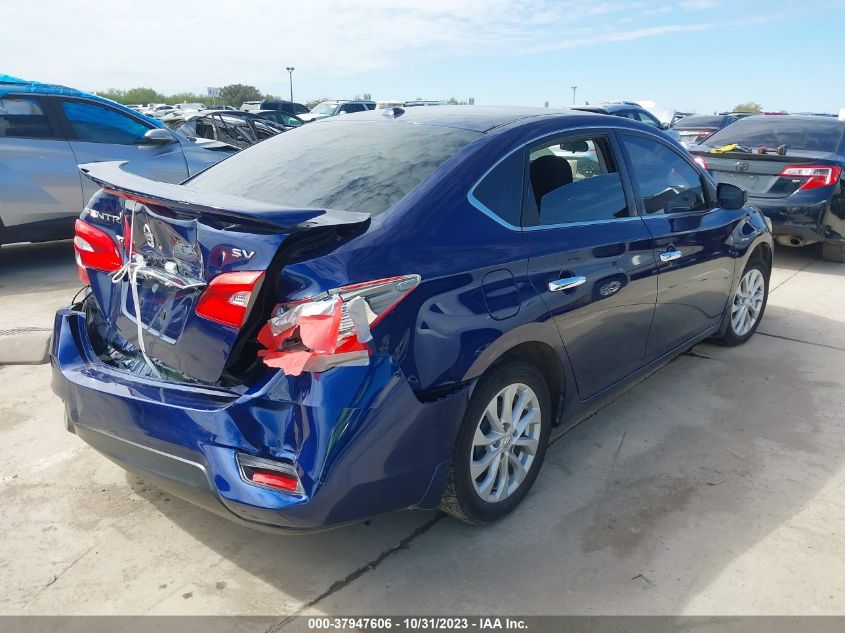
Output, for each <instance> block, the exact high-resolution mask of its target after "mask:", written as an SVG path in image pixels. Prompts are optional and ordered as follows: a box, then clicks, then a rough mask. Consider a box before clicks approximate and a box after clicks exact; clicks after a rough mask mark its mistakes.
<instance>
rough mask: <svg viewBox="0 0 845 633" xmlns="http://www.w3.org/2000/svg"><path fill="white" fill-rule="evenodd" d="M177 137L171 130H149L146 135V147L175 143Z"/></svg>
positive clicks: (157, 128) (156, 128) (155, 128)
mask: <svg viewBox="0 0 845 633" xmlns="http://www.w3.org/2000/svg"><path fill="white" fill-rule="evenodd" d="M175 142H176V137H175V136H173V134H171V132H170V130H165V129H164V128H161V127H154V128H153V129H152V130H147V131H146V133H145V134H144V144H145V145H166V144H167V143H175Z"/></svg>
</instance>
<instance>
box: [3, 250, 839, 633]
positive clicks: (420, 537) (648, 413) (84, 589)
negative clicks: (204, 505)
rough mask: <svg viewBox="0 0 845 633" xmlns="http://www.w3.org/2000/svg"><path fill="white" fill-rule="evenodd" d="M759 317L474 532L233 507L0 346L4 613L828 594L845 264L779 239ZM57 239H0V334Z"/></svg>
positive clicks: (609, 414)
mask: <svg viewBox="0 0 845 633" xmlns="http://www.w3.org/2000/svg"><path fill="white" fill-rule="evenodd" d="M771 285H772V294H771V297H770V300H769V307H768V310H767V313H766V316H765V318H764V320H763V323H762V325H761V327H760V331H759V332H758V334H757V335H755V336H754V337H753V338H752V339H751V341H750V342H749V343H748V344H746V345H745V346H743V347H740V348H733V349H726V348H721V347H717V346H714V345H710V344H701V345H697V346H696V347H695V348H694V349H693V350H691V351H690V352H688V353H687V354H685V355H683V356H681V357H679V358H678V359H677V360H675V361H673V362H671V363H669V364H668V365H666V366H665V367H663V368H662V369H660V370H659V371H657V372H656V373H654V374H653V375H651V376H650V377H649V378H648V379H646V380H645V381H643V382H641V383H640V384H638V385H636V386H634V387H632V388H631V389H630V390H629V391H627V392H626V393H624V394H622V395H621V396H619V397H618V398H617V399H616V400H615V401H614V402H612V403H611V404H610V405H608V406H606V407H605V408H603V409H602V410H600V411H599V412H597V413H596V414H595V415H593V416H592V417H590V418H589V419H588V420H586V421H585V422H584V423H583V424H581V425H579V426H578V427H576V428H575V429H574V430H572V431H570V432H569V433H567V434H566V435H564V436H562V437H558V438H556V439H555V440H554V443H553V446H552V447H551V448H550V450H549V452H548V454H547V457H546V463H545V465H544V467H543V470H542V472H541V475H540V477H539V479H538V481H537V485H536V486H535V488H534V491H533V492H532V494H531V495H530V496H529V497H528V499H527V500H526V503H524V504H523V506H522V507H521V508H520V509H519V510H518V511H517V512H516V513H514V514H513V515H511V516H510V517H508V518H507V519H505V520H504V521H501V522H500V523H498V524H496V525H494V526H491V527H487V528H473V527H469V526H465V525H462V524H460V523H458V522H456V521H454V520H453V519H451V518H448V517H445V516H443V515H441V514H439V513H435V512H411V511H407V512H401V513H397V514H393V515H390V516H387V517H382V518H379V519H375V520H373V521H370V522H367V523H362V524H358V525H354V526H350V527H346V528H341V529H337V530H333V531H330V532H324V533H320V534H314V535H307V536H276V535H268V534H264V533H259V532H255V531H252V530H250V529H247V528H243V527H240V526H236V525H234V524H230V523H229V522H227V521H226V520H224V519H222V518H218V517H217V516H214V515H212V514H209V513H207V512H205V511H203V510H201V509H198V508H194V507H193V506H191V505H189V504H187V503H185V502H183V501H180V500H178V499H175V498H171V497H169V496H168V495H166V494H164V493H161V492H159V491H157V490H156V489H154V488H152V487H150V486H148V485H146V484H144V483H143V481H141V480H139V479H137V478H136V477H134V476H131V475H127V474H125V473H124V472H123V471H122V470H121V469H119V468H118V467H117V466H115V465H113V464H112V463H111V462H109V461H107V460H106V459H105V458H103V457H101V456H100V455H99V454H97V453H96V452H94V451H93V450H92V449H90V448H88V447H87V446H86V445H84V444H83V443H82V442H81V441H80V440H79V439H78V438H77V437H76V436H74V435H72V434H69V433H67V432H66V431H65V430H64V426H63V423H62V405H61V403H60V402H59V400H58V399H57V398H56V397H54V396H53V394H52V393H51V391H50V388H49V375H50V372H49V367H48V366H47V365H28V366H24V365H7V366H0V444H2V447H3V448H2V451H0V507H2V508H3V510H2V512H0V533H2V534H3V538H2V539H0V587H2V588H3V589H2V591H0V614H111V613H121V614H177V613H178V614H228V615H234V614H262V615H268V614H272V615H277V616H278V618H279V624H280V625H284V624H285V620H284V618H285V616H287V615H290V614H298V613H306V614H310V613H315V614H316V613H325V614H332V615H339V614H362V615H375V614H381V613H392V614H407V613H415V614H423V613H453V614H490V613H497V614H511V613H513V614H529V613H530V614H582V615H584V614H769V615H774V614H845V530H843V529H842V528H843V524H844V523H845V416H843V410H845V406H843V405H845V390H843V387H845V265H841V264H832V263H827V262H823V261H821V260H820V259H818V254H817V251H816V250H815V249H804V250H801V251H791V250H790V251H785V250H784V249H779V250H778V251H777V252H776V266H775V270H774V272H773V278H772V284H771ZM78 286H79V283H78V282H77V280H76V275H75V270H74V266H73V261H72V247H71V245H70V243H69V242H65V243H57V244H49V245H38V246H13V247H4V248H3V249H2V250H0V331H3V330H9V329H14V328H23V327H30V328H38V327H41V328H49V327H50V326H51V323H52V312H53V311H54V310H55V308H57V307H59V306H61V305H65V304H67V303H68V302H69V301H70V299H71V297H72V296H73V294H74V293H75V291H76V290H77V288H78Z"/></svg>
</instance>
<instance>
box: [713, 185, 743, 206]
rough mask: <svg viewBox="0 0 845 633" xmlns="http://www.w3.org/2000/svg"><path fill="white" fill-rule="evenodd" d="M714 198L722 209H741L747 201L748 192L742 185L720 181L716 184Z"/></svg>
mask: <svg viewBox="0 0 845 633" xmlns="http://www.w3.org/2000/svg"><path fill="white" fill-rule="evenodd" d="M716 199H717V200H718V201H719V206H720V207H722V208H723V209H728V210H736V209H741V208H742V207H744V206H745V203H746V202H748V192H747V191H745V189H743V188H742V187H737V186H736V185H732V184H730V183H727V182H720V183H719V184H718V185H716Z"/></svg>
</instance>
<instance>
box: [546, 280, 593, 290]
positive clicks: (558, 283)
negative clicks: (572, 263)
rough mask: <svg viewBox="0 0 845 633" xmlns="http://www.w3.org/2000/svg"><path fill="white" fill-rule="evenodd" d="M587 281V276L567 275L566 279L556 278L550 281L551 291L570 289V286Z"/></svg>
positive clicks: (574, 286)
mask: <svg viewBox="0 0 845 633" xmlns="http://www.w3.org/2000/svg"><path fill="white" fill-rule="evenodd" d="M586 282H587V278H586V277H566V278H565V279H556V280H555V281H550V282H549V291H550V292H560V291H561V290H569V289H570V288H577V287H578V286H580V285H581V284H583V283H586Z"/></svg>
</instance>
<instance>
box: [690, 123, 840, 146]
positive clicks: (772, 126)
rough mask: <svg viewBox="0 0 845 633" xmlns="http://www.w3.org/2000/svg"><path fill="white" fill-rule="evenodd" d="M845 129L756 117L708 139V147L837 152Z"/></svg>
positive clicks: (835, 124) (731, 126)
mask: <svg viewBox="0 0 845 633" xmlns="http://www.w3.org/2000/svg"><path fill="white" fill-rule="evenodd" d="M843 130H845V125H843V124H842V123H841V122H840V121H837V120H836V119H825V118H822V117H814V118H810V117H808V118H799V117H795V118H793V117H789V116H765V115H763V116H754V117H746V118H744V119H740V120H739V121H737V122H736V123H731V124H730V125H729V126H727V127H726V128H724V129H723V130H720V131H719V132H717V133H716V134H714V135H713V136H711V137H710V138H708V139H707V141H706V143H705V144H706V145H709V146H711V147H719V146H722V145H730V144H731V143H738V144H740V145H745V146H746V147H750V148H752V149H754V148H757V147H763V146H765V147H777V146H779V145H786V148H787V152H788V151H789V150H791V149H794V150H805V151H810V152H830V153H833V152H836V150H837V148H838V147H839V143H840V142H841V141H842V132H843Z"/></svg>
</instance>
